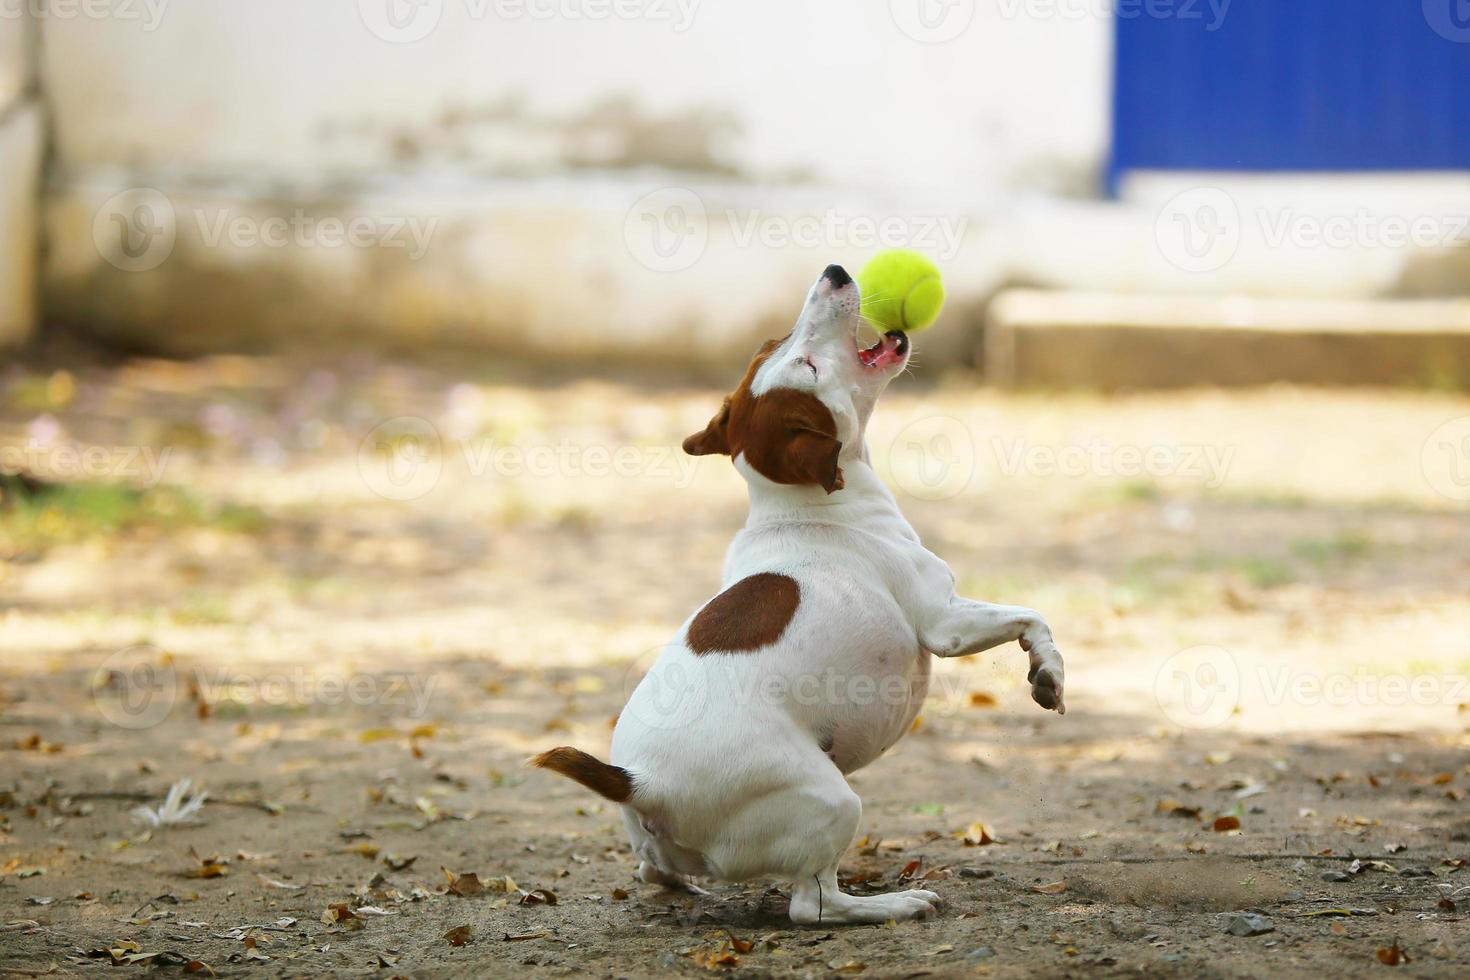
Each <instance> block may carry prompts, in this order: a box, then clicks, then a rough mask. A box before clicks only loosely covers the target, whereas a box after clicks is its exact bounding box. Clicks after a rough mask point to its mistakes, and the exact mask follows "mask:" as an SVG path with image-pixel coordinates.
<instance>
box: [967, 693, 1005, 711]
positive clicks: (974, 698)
mask: <svg viewBox="0 0 1470 980" xmlns="http://www.w3.org/2000/svg"><path fill="white" fill-rule="evenodd" d="M999 703H1000V702H999V701H997V700H995V695H994V694H987V693H986V692H985V691H971V692H970V707H972V708H994V707H995V706H996V705H998V704H999Z"/></svg>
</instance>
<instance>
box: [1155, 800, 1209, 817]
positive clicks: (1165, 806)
mask: <svg viewBox="0 0 1470 980" xmlns="http://www.w3.org/2000/svg"><path fill="white" fill-rule="evenodd" d="M1202 809H1204V808H1203V807H1198V806H1187V805H1185V804H1183V803H1181V802H1179V801H1178V800H1176V799H1174V798H1173V797H1166V798H1164V799H1162V800H1160V801H1159V802H1158V804H1157V805H1156V806H1155V807H1154V810H1155V811H1156V812H1158V813H1167V814H1168V815H1169V816H1171V817H1198V816H1199V814H1200V811H1201V810H1202Z"/></svg>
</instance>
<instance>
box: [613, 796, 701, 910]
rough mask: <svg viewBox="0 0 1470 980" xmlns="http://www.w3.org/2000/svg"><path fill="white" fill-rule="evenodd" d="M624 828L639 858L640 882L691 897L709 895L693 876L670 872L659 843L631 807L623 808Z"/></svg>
mask: <svg viewBox="0 0 1470 980" xmlns="http://www.w3.org/2000/svg"><path fill="white" fill-rule="evenodd" d="M623 826H624V827H625V828H627V831H628V842H629V843H630V844H631V845H632V847H633V853H634V854H637V855H638V857H639V862H638V880H639V881H642V882H645V883H647V884H650V885H661V886H662V887H664V888H672V889H674V890H675V891H681V892H688V893H689V894H690V895H708V894H709V892H707V891H705V890H704V889H703V888H700V887H699V886H698V885H696V884H695V883H694V878H693V876H692V875H685V874H679V873H678V872H675V871H671V870H668V869H667V867H666V865H667V864H668V862H667V860H666V859H665V858H664V856H663V855H662V854H661V853H660V850H659V846H658V841H657V840H655V839H654V837H653V836H652V835H651V834H649V832H648V831H647V829H645V828H644V826H643V820H642V819H641V818H640V817H639V815H638V814H637V813H636V812H635V811H634V810H633V809H632V808H630V807H623Z"/></svg>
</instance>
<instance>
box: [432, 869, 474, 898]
mask: <svg viewBox="0 0 1470 980" xmlns="http://www.w3.org/2000/svg"><path fill="white" fill-rule="evenodd" d="M439 870H440V871H442V872H444V877H445V878H447V879H449V891H450V892H451V893H452V894H455V895H458V896H459V897H460V898H473V897H474V896H476V895H479V894H480V893H481V892H483V891H484V890H485V886H484V885H482V884H481V883H480V876H479V875H477V874H475V873H474V872H473V871H471V872H467V873H466V874H462V875H457V874H455V873H454V872H453V871H450V870H449V869H448V868H446V867H443V866H441V867H440V868H439Z"/></svg>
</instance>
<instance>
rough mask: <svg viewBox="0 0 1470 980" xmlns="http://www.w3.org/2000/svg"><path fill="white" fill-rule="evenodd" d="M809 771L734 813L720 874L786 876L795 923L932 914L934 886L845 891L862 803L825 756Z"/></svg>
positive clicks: (719, 858)
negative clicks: (843, 872)
mask: <svg viewBox="0 0 1470 980" xmlns="http://www.w3.org/2000/svg"><path fill="white" fill-rule="evenodd" d="M813 749H814V750H815V746H813ZM807 769H808V771H807V772H806V773H804V775H806V776H807V779H806V780H805V781H804V782H802V783H801V784H799V785H795V786H792V787H790V788H788V789H784V790H779V791H776V792H773V793H770V794H767V795H765V796H763V797H762V798H761V799H759V800H756V801H753V802H752V803H750V804H749V805H747V806H746V807H745V808H743V809H742V810H740V811H739V812H738V813H736V814H735V815H734V816H733V817H732V818H731V820H730V824H729V826H728V827H727V828H726V831H725V834H724V836H725V837H726V839H727V840H729V841H730V842H731V843H730V845H729V846H728V847H727V848H724V849H720V850H719V851H718V852H717V853H715V854H712V856H711V857H712V861H711V863H712V864H714V865H715V866H716V867H718V868H719V869H720V870H721V872H722V876H725V877H731V878H736V879H741V878H745V877H749V876H752V875H756V874H763V873H768V874H780V875H782V876H783V877H785V878H787V879H789V880H790V881H791V884H792V887H791V909H790V915H791V921H793V922H796V923H800V924H802V925H811V924H823V925H838V924H841V923H849V922H886V921H888V920H889V919H894V920H898V921H902V920H905V919H916V918H922V917H924V916H927V915H930V914H932V913H933V912H934V909H935V906H936V905H938V904H939V896H938V895H936V894H934V893H933V892H931V891H923V890H918V889H915V890H912V891H903V892H894V893H892V894H888V895H847V894H844V893H843V892H842V890H841V889H840V888H838V886H837V862H838V861H839V860H840V859H841V858H842V855H843V852H845V851H846V850H847V847H848V845H849V844H851V843H852V839H853V837H854V836H855V835H856V834H857V830H858V824H859V823H860V822H861V820H862V815H863V804H862V801H861V800H859V799H858V796H857V794H856V793H854V792H853V791H852V788H851V787H850V786H848V785H847V780H846V779H845V778H844V777H843V775H842V773H840V772H838V771H837V767H836V766H834V765H833V764H832V762H831V760H829V759H827V757H826V756H824V755H821V756H815V757H814V758H813V760H812V765H810V766H809V767H807Z"/></svg>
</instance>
